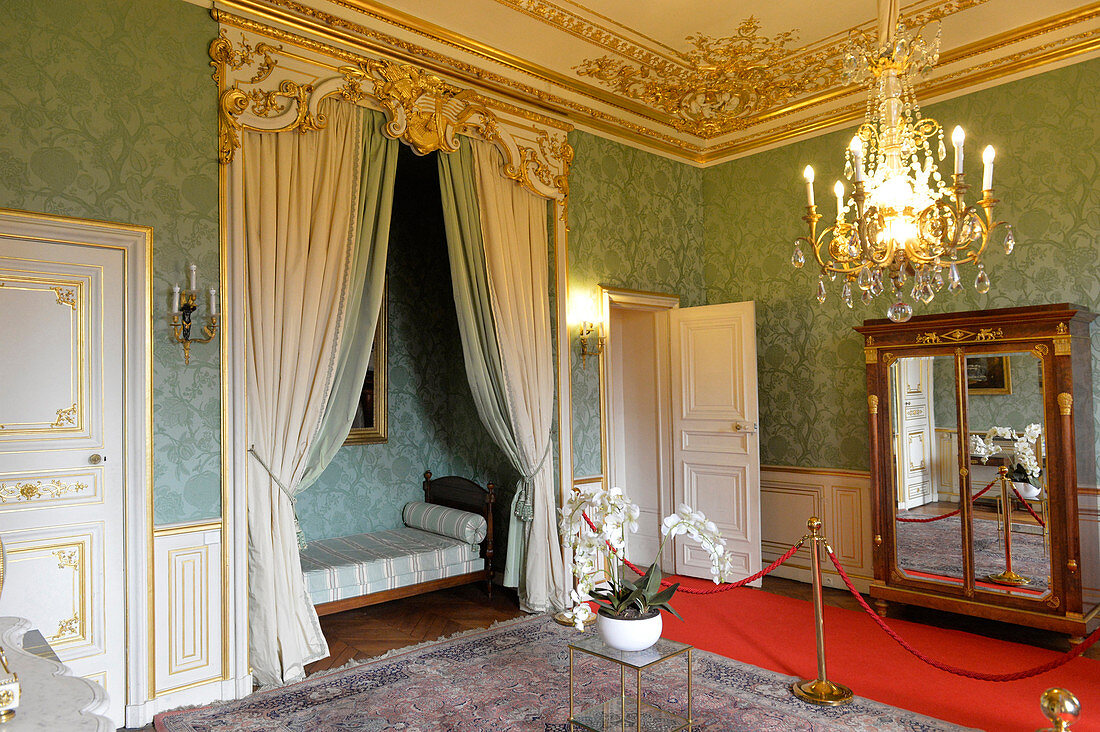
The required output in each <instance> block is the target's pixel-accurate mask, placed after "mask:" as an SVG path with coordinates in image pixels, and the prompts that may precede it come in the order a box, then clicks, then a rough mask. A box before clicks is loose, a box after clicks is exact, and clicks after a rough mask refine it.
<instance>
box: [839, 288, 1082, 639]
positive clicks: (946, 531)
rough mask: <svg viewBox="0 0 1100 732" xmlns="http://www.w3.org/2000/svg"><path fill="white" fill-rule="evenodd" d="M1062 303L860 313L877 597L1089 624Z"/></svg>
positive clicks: (1073, 629)
mask: <svg viewBox="0 0 1100 732" xmlns="http://www.w3.org/2000/svg"><path fill="white" fill-rule="evenodd" d="M1095 317H1096V315H1095V314H1093V313H1091V312H1088V311H1086V310H1084V309H1082V308H1080V307H1077V306H1074V305H1068V304H1059V305H1039V306H1033V307H1023V308H1006V309H1000V310H983V311H976V312H966V313H950V314H945V315H925V316H919V317H914V318H912V319H911V320H910V321H908V322H906V323H901V324H898V323H894V322H891V321H889V320H868V321H865V322H864V324H863V326H862V327H857V328H856V330H857V331H858V332H859V333H860V334H862V335H863V337H864V353H865V356H866V358H865V360H866V364H867V405H868V410H867V411H868V419H869V427H870V443H871V444H870V447H871V453H870V457H871V485H872V492H873V496H872V526H873V528H872V535H871V541H872V544H873V553H874V574H875V579H874V582H873V583H872V584H871V588H870V592H871V595H872V597H874V598H875V599H876V605H877V608H878V610H879V612H880V614H884V613H885V611H886V605H887V601H891V602H898V603H905V604H910V605H920V606H924V607H931V608H937V609H940V610H947V611H950V612H956V613H961V614H965V615H973V616H978V617H983V618H988V619H991V620H1001V621H1006V622H1011V623H1017V624H1020V625H1027V626H1033V627H1038V628H1046V629H1048V630H1054V631H1058V632H1063V633H1067V634H1069V635H1071V636H1083V635H1086V634H1087V633H1088V632H1091V631H1092V630H1093V629H1094V628H1095V627H1097V626H1098V625H1100V616H1098V611H1100V605H1097V606H1094V603H1091V602H1086V595H1087V594H1089V592H1088V590H1089V589H1091V590H1092V592H1093V593H1095V592H1096V588H1100V560H1098V558H1097V555H1098V553H1100V523H1097V519H1098V516H1097V510H1096V506H1097V500H1098V499H1097V491H1096V472H1097V468H1096V462H1095V434H1094V432H1095V430H1094V425H1093V405H1092V401H1093V400H1092V389H1093V382H1092V361H1091V358H1092V355H1091V343H1090V337H1089V323H1090V322H1091V321H1092V320H1093V319H1094V318H1095Z"/></svg>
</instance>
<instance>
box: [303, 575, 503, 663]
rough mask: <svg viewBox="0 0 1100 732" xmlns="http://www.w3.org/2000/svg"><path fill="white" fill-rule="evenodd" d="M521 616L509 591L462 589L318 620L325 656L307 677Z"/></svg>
mask: <svg viewBox="0 0 1100 732" xmlns="http://www.w3.org/2000/svg"><path fill="white" fill-rule="evenodd" d="M521 615H523V613H521V612H520V610H519V602H518V601H517V600H516V595H515V593H514V592H511V591H508V590H501V589H500V588H499V587H497V588H494V589H493V599H492V600H488V599H487V598H486V597H485V590H484V588H483V587H482V586H481V585H463V586H462V587H455V588H452V589H448V590H439V591H437V592H431V593H428V594H426V595H417V596H415V597H406V598H404V599H401V600H394V601H392V602H387V603H383V604H381V605H371V606H369V607H364V608H359V609H357V610H348V611H346V612H342V613H336V614H335V615H326V616H325V617H323V618H321V630H322V631H323V632H324V634H325V639H326V640H327V641H328V645H329V651H330V655H329V657H328V658H324V659H321V660H320V661H317V662H316V663H311V664H310V665H308V666H306V672H307V673H314V672H316V671H324V670H326V669H331V668H338V667H340V666H343V665H344V664H345V663H347V662H348V661H352V660H363V659H367V658H372V657H374V656H379V655H381V654H383V653H385V652H386V651H390V650H393V649H394V648H404V647H405V646H410V645H413V644H415V643H423V642H424V641H430V640H435V639H437V638H442V637H444V636H448V635H452V634H453V633H460V632H462V631H464V630H474V629H476V628H488V627H489V626H490V625H492V624H493V623H495V622H497V621H499V620H509V619H511V618H517V617H519V616H521Z"/></svg>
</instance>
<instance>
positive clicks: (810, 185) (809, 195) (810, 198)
mask: <svg viewBox="0 0 1100 732" xmlns="http://www.w3.org/2000/svg"><path fill="white" fill-rule="evenodd" d="M802 177H803V178H805V179H806V202H807V203H806V205H808V206H813V205H814V169H813V167H812V166H809V165H807V166H806V169H805V170H804V171H802Z"/></svg>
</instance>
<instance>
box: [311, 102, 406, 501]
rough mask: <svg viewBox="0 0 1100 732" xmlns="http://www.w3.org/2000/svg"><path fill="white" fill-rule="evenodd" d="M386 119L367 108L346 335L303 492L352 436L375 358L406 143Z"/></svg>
mask: <svg viewBox="0 0 1100 732" xmlns="http://www.w3.org/2000/svg"><path fill="white" fill-rule="evenodd" d="M385 124H386V116H385V115H384V114H382V113H381V112H377V111H374V110H367V112H366V119H365V121H364V124H363V166H362V174H361V176H360V180H361V181H362V182H361V184H360V186H359V209H358V210H359V231H358V236H357V242H356V245H355V253H354V260H353V261H352V271H351V275H350V279H349V284H348V291H347V296H348V308H347V313H346V315H345V319H344V335H343V339H342V342H341V344H340V353H339V355H338V356H337V365H336V374H335V376H334V377H333V385H332V392H331V394H330V395H329V400H328V406H327V408H326V409H325V414H324V417H323V418H322V420H321V424H320V426H319V427H318V430H317V436H316V438H315V439H314V442H313V448H312V451H311V453H310V456H309V458H308V464H309V467H308V468H307V470H306V474H305V476H304V477H303V478H302V482H301V484H300V485H299V487H298V492H301V491H303V490H305V489H306V488H308V487H309V486H311V485H313V483H314V481H316V480H317V478H319V477H320V476H321V473H323V472H324V470H325V468H327V467H328V464H329V463H330V462H332V459H333V457H335V456H336V451H337V450H339V449H340V446H341V445H343V444H344V440H345V439H347V436H348V430H350V429H351V423H352V421H353V420H354V418H355V408H356V406H357V405H358V404H359V392H360V390H361V389H362V388H363V379H364V377H365V376H366V374H367V365H368V363H369V362H370V356H371V348H372V346H373V345H374V332H375V330H376V329H377V328H378V314H379V312H380V310H381V307H382V298H383V296H384V295H385V286H386V255H387V252H388V251H389V246H388V245H389V238H390V214H391V212H392V211H393V184H394V179H395V176H396V173H397V153H398V149H399V147H400V145H401V143H400V142H398V141H397V140H392V139H390V138H388V137H386V135H385V134H383V132H382V128H383V127H384V126H385Z"/></svg>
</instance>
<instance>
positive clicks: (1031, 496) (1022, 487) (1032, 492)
mask: <svg viewBox="0 0 1100 732" xmlns="http://www.w3.org/2000/svg"><path fill="white" fill-rule="evenodd" d="M1012 485H1014V486H1016V490H1017V491H1019V492H1020V497H1021V498H1026V499H1027V500H1029V501H1034V500H1035V499H1036V498H1038V497H1039V494H1040V493H1042V490H1040V488H1039V487H1038V486H1034V485H1032V484H1031V483H1020V482H1018V481H1012Z"/></svg>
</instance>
